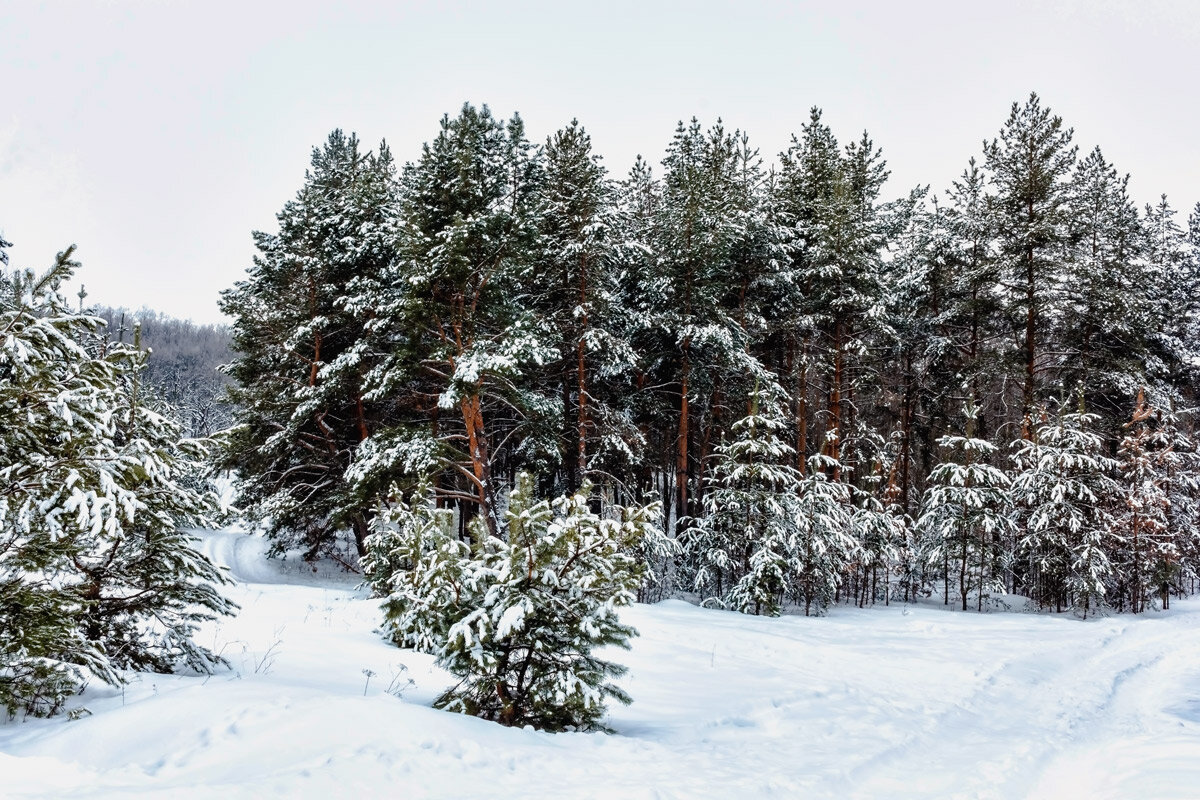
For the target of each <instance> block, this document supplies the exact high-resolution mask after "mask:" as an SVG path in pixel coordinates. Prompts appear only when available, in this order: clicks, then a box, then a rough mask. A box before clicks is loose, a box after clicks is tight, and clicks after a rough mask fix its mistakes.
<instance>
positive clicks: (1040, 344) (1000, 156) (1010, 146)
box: [984, 93, 1076, 421]
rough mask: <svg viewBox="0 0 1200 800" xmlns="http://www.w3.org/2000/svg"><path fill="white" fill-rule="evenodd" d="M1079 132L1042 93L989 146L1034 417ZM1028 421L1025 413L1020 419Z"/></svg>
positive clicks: (1012, 317)
mask: <svg viewBox="0 0 1200 800" xmlns="http://www.w3.org/2000/svg"><path fill="white" fill-rule="evenodd" d="M1073 134H1074V132H1073V131H1072V130H1071V129H1069V128H1065V127H1064V126H1063V121H1062V118H1061V117H1056V116H1053V115H1052V114H1051V112H1050V109H1048V108H1043V106H1042V101H1041V99H1040V98H1039V97H1038V96H1037V94H1036V93H1033V94H1030V95H1029V99H1028V100H1026V101H1025V104H1024V105H1020V104H1019V103H1013V105H1012V112H1011V113H1010V115H1009V117H1008V121H1007V122H1005V124H1004V127H1003V128H1001V130H1000V136H999V137H998V138H996V139H993V140H992V142H991V144H988V145H986V146H985V148H984V155H985V156H986V166H987V169H988V172H989V173H990V174H991V177H992V185H993V186H994V187H995V188H996V196H995V210H996V216H995V220H996V232H997V238H998V248H997V249H998V253H997V255H998V257H999V263H1000V267H1001V274H1002V282H1003V285H1004V286H1005V287H1007V288H1008V294H1007V297H1006V298H1005V303H1006V308H1007V312H1008V315H1009V322H1010V324H1011V325H1012V330H1013V334H1014V335H1015V338H1016V339H1017V340H1019V341H1020V342H1021V345H1020V349H1019V351H1016V352H1012V353H1010V354H1009V355H1010V356H1011V357H1012V361H1013V362H1015V363H1014V366H1015V365H1020V366H1019V368H1018V369H1019V377H1018V376H1017V375H1014V377H1015V378H1017V380H1018V381H1019V382H1020V384H1021V386H1022V390H1021V398H1020V406H1019V407H1020V415H1021V419H1027V418H1031V417H1032V415H1033V413H1034V409H1035V406H1036V404H1037V401H1038V400H1039V399H1040V395H1041V394H1042V392H1041V389H1043V388H1044V386H1045V385H1046V384H1047V378H1048V377H1051V376H1048V375H1047V374H1046V371H1045V370H1044V369H1043V368H1042V367H1043V366H1044V365H1042V364H1041V359H1042V353H1043V352H1044V351H1045V349H1046V347H1047V345H1048V343H1047V342H1046V340H1045V339H1046V335H1047V320H1048V318H1049V317H1050V316H1051V315H1052V314H1053V313H1054V309H1055V306H1056V304H1057V302H1058V292H1059V291H1060V289H1061V286H1062V278H1063V275H1062V269H1061V265H1062V257H1063V255H1064V248H1065V246H1066V243H1067V241H1068V239H1069V232H1068V229H1067V221H1068V215H1067V201H1068V199H1069V196H1070V186H1071V184H1070V176H1071V171H1072V169H1073V168H1074V166H1075V153H1076V148H1075V147H1074V146H1072V145H1071V138H1072V136H1073ZM1016 421H1020V420H1016Z"/></svg>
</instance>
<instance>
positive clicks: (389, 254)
mask: <svg viewBox="0 0 1200 800" xmlns="http://www.w3.org/2000/svg"><path fill="white" fill-rule="evenodd" d="M395 192H396V186H395V167H394V164H393V162H392V157H391V153H390V151H389V150H388V148H387V145H386V144H382V143H381V144H380V147H379V150H378V152H376V153H371V152H363V151H362V149H361V148H360V146H359V142H358V139H357V137H355V136H354V135H350V136H346V135H345V134H344V133H343V132H342V131H340V130H335V131H333V132H332V133H331V134H330V135H329V137H328V139H327V140H326V141H325V143H324V145H323V146H322V147H319V148H313V152H312V163H311V168H310V169H309V170H308V171H307V172H306V173H305V179H304V186H303V187H301V189H300V190H299V191H298V192H297V193H296V197H295V199H294V200H291V201H289V202H288V203H287V204H286V205H285V206H284V207H283V210H282V211H280V212H279V214H278V215H277V218H278V220H279V231H278V233H261V232H258V233H255V235H254V238H255V244H256V246H257V247H258V251H259V252H258V255H257V256H256V257H255V260H254V265H253V266H252V267H251V268H250V269H249V274H248V275H247V276H246V278H245V279H243V280H241V281H239V282H238V283H237V284H236V285H235V286H234V287H233V288H232V289H229V290H227V291H226V292H225V293H224V294H223V295H222V298H221V308H222V309H223V310H224V311H225V313H227V314H229V316H231V317H232V318H233V320H234V322H233V348H234V350H235V351H236V352H237V357H236V358H235V359H234V362H233V364H231V365H230V367H229V369H228V372H229V374H230V375H231V376H232V377H233V379H234V380H235V381H236V382H237V384H238V385H237V387H235V388H234V390H233V392H232V395H233V399H234V400H235V402H236V404H237V409H238V410H237V414H236V416H235V422H236V425H235V427H234V430H233V434H232V437H231V444H230V450H229V455H228V459H227V463H226V466H228V467H230V468H233V469H236V470H238V471H239V472H240V473H241V475H242V481H241V484H240V493H241V497H240V502H241V503H242V504H243V505H244V506H246V507H247V508H250V509H253V510H255V511H256V512H257V515H258V516H259V517H260V518H263V519H266V520H268V521H269V530H268V533H269V534H270V535H271V537H272V538H273V539H274V540H275V542H276V548H277V549H279V550H285V549H287V548H288V547H290V546H293V545H303V546H304V547H305V548H306V555H307V556H308V557H315V556H316V554H317V552H318V551H319V550H320V549H321V548H323V547H327V546H329V545H331V544H332V543H333V541H334V539H335V538H336V535H337V533H338V532H339V531H340V530H344V529H346V528H351V529H353V531H354V535H355V541H356V544H357V545H358V549H359V552H360V554H361V552H362V550H363V539H364V538H365V536H366V534H367V516H368V513H369V511H370V505H371V498H372V497H373V496H374V495H375V494H377V493H378V492H380V491H383V490H384V489H385V488H386V486H387V483H386V478H385V479H382V480H384V481H385V482H383V483H382V484H381V485H377V486H362V485H359V486H352V485H349V484H348V483H347V481H346V480H345V479H344V473H345V471H346V469H347V468H348V467H349V466H350V464H351V462H352V460H353V458H354V456H355V453H356V451H357V448H358V446H359V444H360V443H361V442H362V441H363V440H364V439H366V438H367V437H368V436H369V435H370V434H371V433H373V432H374V429H375V428H376V426H377V424H378V419H379V417H380V416H381V415H384V414H385V412H384V410H383V409H381V408H380V405H381V404H382V402H383V401H380V400H376V402H375V403H370V402H368V401H367V400H366V399H365V398H364V394H365V392H366V387H365V385H364V383H365V381H364V376H365V375H366V374H367V373H368V372H369V371H370V369H371V368H372V367H373V366H374V365H375V364H377V362H378V360H379V359H381V358H382V357H383V353H381V352H379V351H378V350H372V349H371V347H370V344H371V342H372V338H371V337H370V336H368V335H367V332H366V329H367V328H369V327H370V326H371V325H373V324H375V323H374V316H375V314H374V310H373V309H372V308H370V307H364V306H363V304H362V303H361V302H360V303H358V304H357V305H356V304H355V303H354V300H355V297H356V296H358V295H361V294H363V293H364V292H365V291H366V288H367V287H368V286H370V285H372V284H373V283H374V282H375V281H377V280H378V278H379V277H380V276H382V275H383V274H384V272H385V271H386V270H387V268H388V267H389V266H390V265H391V264H392V263H393V261H394V260H395V250H394V242H393V239H394V230H393V227H394V218H395Z"/></svg>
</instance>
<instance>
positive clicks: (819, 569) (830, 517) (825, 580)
mask: <svg viewBox="0 0 1200 800" xmlns="http://www.w3.org/2000/svg"><path fill="white" fill-rule="evenodd" d="M839 469H840V467H839V465H838V464H836V463H834V462H832V461H831V459H830V457H829V456H822V455H815V456H812V457H811V458H810V459H809V470H808V473H807V474H806V475H805V476H804V479H803V480H802V481H801V482H800V502H799V508H798V512H799V513H798V514H797V515H796V527H797V531H796V539H797V546H796V550H797V552H798V554H799V556H798V564H797V570H796V572H797V574H796V578H795V590H794V591H795V594H796V597H797V600H798V601H799V602H801V603H803V604H804V615H805V616H809V615H811V614H812V613H813V612H814V611H821V610H823V609H824V608H826V607H827V606H829V605H830V604H831V603H833V602H834V600H835V599H836V597H837V593H838V590H839V588H840V586H841V582H842V578H843V576H844V575H845V573H846V570H847V568H848V567H849V565H850V564H851V562H852V561H853V560H854V558H855V557H856V556H857V548H858V543H857V542H855V541H854V539H853V538H852V537H851V535H850V532H851V530H852V529H853V527H852V526H853V521H852V517H851V506H850V489H849V487H848V486H847V485H846V484H845V483H839V482H838V481H835V480H831V479H830V478H829V477H828V475H832V474H837V473H838V470H839Z"/></svg>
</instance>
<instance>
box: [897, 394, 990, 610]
mask: <svg viewBox="0 0 1200 800" xmlns="http://www.w3.org/2000/svg"><path fill="white" fill-rule="evenodd" d="M975 413H977V412H976V410H975V409H968V411H967V420H968V424H967V432H966V435H965V436H943V437H942V438H941V439H940V440H939V442H938V444H939V445H940V447H941V448H942V451H943V452H944V453H945V457H944V460H943V461H942V462H941V463H940V464H938V465H937V466H936V467H934V469H933V471H932V472H931V473H930V475H929V483H930V487H929V489H927V490H926V492H925V497H924V498H923V500H922V503H921V516H920V518H919V519H918V520H917V526H918V528H919V529H920V530H921V532H922V534H923V538H924V548H923V549H924V554H925V558H926V561H927V563H929V564H930V565H931V566H933V567H935V568H936V567H940V568H941V569H942V570H943V573H944V574H943V579H944V586H945V587H947V589H948V587H949V585H950V580H951V575H952V573H957V581H956V582H957V584H958V594H959V598H960V601H961V603H962V610H963V611H966V610H967V601H968V597H969V595H970V593H971V590H972V589H974V590H975V591H976V593H977V600H976V608H977V609H978V610H982V608H983V596H984V595H985V594H987V592H988V591H990V590H992V589H1002V588H1003V584H1002V583H1000V582H999V581H998V577H999V574H1000V570H999V568H998V567H999V565H998V564H997V561H998V558H999V555H1000V553H999V552H998V550H999V548H998V547H997V543H999V542H1001V541H1003V540H1004V538H1005V537H1006V536H1007V535H1008V534H1009V532H1010V529H1011V524H1012V523H1011V520H1010V517H1009V503H1010V500H1009V488H1010V485H1011V481H1010V479H1009V476H1008V475H1007V474H1006V473H1005V472H1004V471H1003V470H1001V469H998V468H997V467H995V466H993V465H992V464H990V463H988V461H989V459H991V458H992V457H993V456H994V455H995V453H996V450H997V448H996V446H995V445H994V444H992V443H991V442H989V441H987V440H986V439H977V438H975V437H974V436H973V435H972V434H973V432H974V431H973V424H972V422H973V418H974V415H975ZM944 601H945V602H946V603H947V604H948V603H949V602H950V597H949V591H946V592H945V598H944Z"/></svg>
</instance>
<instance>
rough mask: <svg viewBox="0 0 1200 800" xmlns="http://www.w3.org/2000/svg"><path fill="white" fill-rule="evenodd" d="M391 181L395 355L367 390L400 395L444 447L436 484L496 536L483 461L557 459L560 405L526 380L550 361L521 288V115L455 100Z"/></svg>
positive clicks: (528, 238)
mask: <svg viewBox="0 0 1200 800" xmlns="http://www.w3.org/2000/svg"><path fill="white" fill-rule="evenodd" d="M401 183H402V193H401V203H400V215H399V227H398V248H399V260H398V262H397V269H396V271H395V275H394V279H393V280H392V281H391V283H390V287H389V290H388V291H387V292H385V293H384V294H385V300H384V303H383V307H384V308H385V309H386V311H385V313H386V315H387V316H388V321H387V323H386V326H387V327H388V328H389V329H390V330H391V331H392V337H393V339H394V340H395V341H397V342H398V343H400V344H401V345H402V347H403V351H402V352H403V357H402V358H397V359H393V361H392V363H391V365H390V367H389V369H388V370H382V371H380V373H379V374H378V375H377V376H376V378H375V384H376V385H377V387H378V388H377V389H376V392H377V393H379V392H383V391H384V387H397V388H402V389H403V391H404V392H405V393H406V394H409V395H411V396H412V397H413V402H414V405H415V406H416V407H417V408H418V409H423V411H424V414H423V419H421V420H419V421H420V422H422V423H423V424H424V425H427V426H428V428H427V430H428V431H429V435H431V436H433V437H438V438H440V440H441V441H442V442H443V444H447V445H450V446H451V447H450V452H448V453H444V454H442V460H443V462H444V463H443V468H444V471H445V472H447V473H448V474H449V476H450V480H447V481H446V483H445V485H441V484H439V485H438V486H437V487H436V488H437V489H438V491H439V493H440V494H441V495H442V496H443V497H446V498H453V499H454V500H456V501H458V502H459V503H460V504H462V505H463V507H464V508H465V509H467V512H466V513H467V514H478V515H479V516H480V517H481V518H482V519H483V521H484V524H485V525H486V526H487V529H488V532H489V535H491V536H496V535H497V534H498V533H499V532H500V529H501V527H502V517H501V512H500V503H499V501H500V498H501V492H502V489H503V485H502V483H503V476H504V474H505V472H497V471H496V470H495V462H496V461H497V460H498V459H500V458H501V457H507V458H511V459H512V461H513V467H514V468H515V467H516V466H517V465H519V464H521V463H522V461H524V462H525V463H531V464H533V465H535V466H537V467H538V468H539V469H545V468H547V467H549V468H552V467H554V466H556V465H557V464H556V463H550V461H553V462H556V461H557V459H558V457H559V453H558V447H557V435H556V434H557V433H558V432H557V431H555V430H553V424H554V420H555V419H556V418H557V417H558V412H559V411H560V409H561V407H562V406H561V402H556V397H557V393H550V392H548V391H547V390H546V387H545V386H544V385H539V384H538V383H537V382H535V381H533V380H531V377H533V376H534V375H536V374H537V372H538V368H539V367H540V365H542V364H546V363H549V362H551V361H553V360H554V359H556V358H557V356H558V355H559V354H558V353H557V352H556V351H555V350H554V349H553V348H552V347H551V346H550V344H551V343H552V342H553V339H554V332H553V331H552V330H551V324H550V321H549V320H546V319H544V318H542V316H541V315H539V314H538V313H537V312H536V309H535V308H534V307H533V300H532V296H533V295H534V294H536V293H537V292H536V289H537V287H536V286H530V281H529V269H530V267H531V265H532V264H533V263H534V261H535V259H536V257H537V255H538V251H537V243H538V237H539V231H538V225H537V215H536V210H537V203H538V198H539V192H538V190H539V187H540V186H541V183H542V158H541V154H540V151H539V149H538V148H536V147H534V146H532V145H531V144H530V143H529V141H528V139H527V138H526V136H525V126H524V123H523V122H522V121H521V119H520V117H518V116H514V117H513V118H512V119H511V120H509V121H507V122H505V121H503V120H499V119H496V118H495V117H493V116H492V113H491V111H490V110H489V109H488V107H487V106H483V107H481V108H478V109H477V108H475V107H474V106H471V105H469V104H467V105H464V106H463V108H462V111H461V112H460V113H459V115H458V116H457V117H454V118H451V117H449V116H445V117H443V119H442V122H441V130H440V131H439V132H438V135H437V137H436V138H435V139H434V140H433V141H432V142H429V143H428V144H426V145H425V146H424V148H423V150H422V153H421V157H420V158H419V159H418V160H417V161H416V162H415V163H411V164H408V165H407V166H406V167H405V169H404V172H403V175H402V179H401ZM431 407H433V408H431ZM401 421H402V422H405V423H408V424H410V425H412V426H415V425H416V424H417V422H418V420H407V419H405V420H401ZM504 444H507V447H506V448H503V449H499V450H498V448H500V447H501V445H504ZM522 448H523V449H522ZM518 450H521V452H520V454H518V453H517V451H518ZM548 460H549V461H548ZM388 472H389V470H386V469H384V470H382V471H381V474H384V475H386V474H387V473H388ZM464 518H465V515H464Z"/></svg>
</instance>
